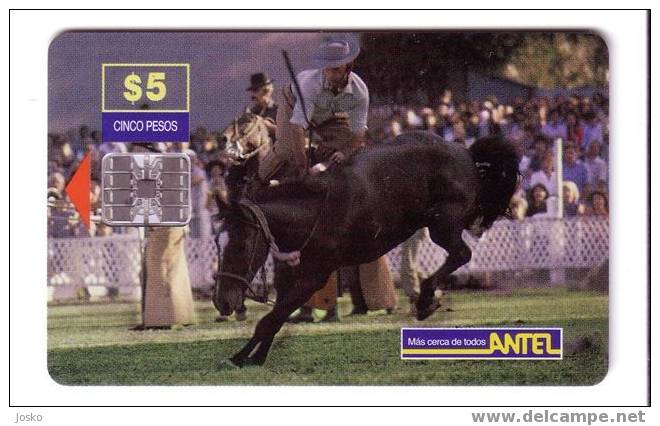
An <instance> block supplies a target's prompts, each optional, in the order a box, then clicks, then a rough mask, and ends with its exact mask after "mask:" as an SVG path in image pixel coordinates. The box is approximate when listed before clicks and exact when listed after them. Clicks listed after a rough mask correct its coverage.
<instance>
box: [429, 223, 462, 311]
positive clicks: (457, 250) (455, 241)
mask: <svg viewBox="0 0 660 426" xmlns="http://www.w3.org/2000/svg"><path fill="white" fill-rule="evenodd" d="M461 233H462V230H458V229H446V228H444V229H443V227H438V226H435V227H429V234H430V236H431V240H433V242H434V243H436V244H437V245H439V246H440V247H442V248H444V249H445V250H447V259H446V260H445V263H444V264H443V265H442V266H441V267H440V268H439V269H438V270H437V271H436V272H435V273H434V274H433V275H431V276H430V277H428V278H427V279H425V280H424V281H423V282H422V284H421V285H420V287H421V288H420V294H419V299H418V300H417V319H418V320H420V321H421V320H423V319H426V318H428V317H429V316H430V315H431V314H432V313H433V312H435V310H436V309H438V307H439V306H440V305H439V303H438V302H437V301H436V300H435V298H434V293H435V290H436V288H438V285H439V284H440V283H441V282H443V281H444V280H445V279H446V278H447V277H448V276H449V275H450V274H451V273H452V272H454V271H456V270H457V269H458V268H460V267H461V266H463V265H465V264H466V263H468V262H469V261H470V258H471V257H472V251H471V250H470V248H469V247H468V246H467V244H465V241H463V238H462V237H461Z"/></svg>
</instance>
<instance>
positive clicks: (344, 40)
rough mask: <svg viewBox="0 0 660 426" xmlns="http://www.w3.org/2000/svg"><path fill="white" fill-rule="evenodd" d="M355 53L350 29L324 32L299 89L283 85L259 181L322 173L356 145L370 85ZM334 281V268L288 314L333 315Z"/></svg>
mask: <svg viewBox="0 0 660 426" xmlns="http://www.w3.org/2000/svg"><path fill="white" fill-rule="evenodd" d="M359 54H360V45H359V42H358V40H357V39H356V38H355V37H353V36H352V35H349V34H332V35H328V36H327V37H325V38H324V40H323V42H322V43H321V45H320V46H319V48H318V51H317V52H316V54H315V55H314V56H313V62H314V64H315V65H316V68H315V69H310V70H305V71H302V72H300V73H299V74H298V75H297V76H296V80H297V82H298V84H299V87H300V92H301V93H300V94H299V93H298V92H297V90H296V89H295V87H294V86H293V85H292V84H291V85H289V86H287V87H285V88H284V90H283V91H282V94H283V97H284V102H282V104H281V106H280V108H279V109H278V113H277V140H278V143H277V144H275V145H273V148H272V150H271V151H270V152H269V153H268V154H267V155H266V156H265V158H264V159H263V160H262V161H261V163H260V166H259V177H260V178H261V179H262V180H263V181H266V182H268V181H270V180H271V179H273V178H283V177H295V176H300V175H304V174H306V173H311V174H317V173H320V172H322V171H324V170H325V169H327V167H328V166H330V165H331V164H341V163H343V162H344V161H346V159H347V158H348V157H350V156H351V155H352V154H353V153H355V152H356V151H357V149H358V148H360V146H361V145H362V144H363V142H364V136H365V132H366V130H367V113H368V110H369V90H368V89H367V85H366V84H365V83H364V82H363V81H362V79H361V78H360V77H359V76H358V75H357V74H355V73H354V72H353V62H354V60H355V59H356V58H357V57H358V55H359ZM300 97H302V99H300ZM303 104H304V105H303ZM306 130H312V134H313V136H312V138H311V139H312V140H311V143H312V146H314V150H313V152H312V153H311V154H310V155H311V158H310V159H309V165H311V168H309V169H308V158H307V154H306V140H305V131H306ZM336 286H337V277H336V275H334V274H333V278H331V280H330V281H329V282H328V284H327V285H326V287H324V288H323V289H321V290H319V291H318V292H317V293H316V294H315V295H314V296H312V299H310V302H309V303H308V304H307V305H305V306H303V307H302V308H301V310H300V312H299V314H298V316H296V317H293V318H292V320H293V321H294V322H300V321H307V322H309V321H312V320H313V318H312V308H313V307H318V308H322V309H326V310H327V314H326V316H325V318H324V321H333V320H336V319H337V312H336V294H337V287H336ZM360 310H365V311H366V307H362V306H361V307H360Z"/></svg>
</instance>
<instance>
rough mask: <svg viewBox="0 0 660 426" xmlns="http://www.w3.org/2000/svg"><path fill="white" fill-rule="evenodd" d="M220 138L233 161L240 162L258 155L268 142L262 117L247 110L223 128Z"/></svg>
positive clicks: (268, 138) (266, 130) (266, 129)
mask: <svg viewBox="0 0 660 426" xmlns="http://www.w3.org/2000/svg"><path fill="white" fill-rule="evenodd" d="M222 139H223V141H224V142H225V152H226V153H227V155H228V157H229V158H230V159H231V160H232V161H233V162H235V163H242V162H244V161H245V160H248V159H250V158H252V157H253V156H255V155H258V154H259V153H260V152H261V151H263V149H262V148H264V146H265V145H268V143H269V142H270V137H269V135H268V128H267V127H266V124H265V123H264V119H263V118H262V117H261V116H259V115H257V114H253V113H251V112H249V111H246V112H245V113H244V114H243V115H241V116H240V117H237V118H235V119H234V120H233V121H232V122H231V124H230V125H229V126H227V128H226V129H225V130H223V132H222Z"/></svg>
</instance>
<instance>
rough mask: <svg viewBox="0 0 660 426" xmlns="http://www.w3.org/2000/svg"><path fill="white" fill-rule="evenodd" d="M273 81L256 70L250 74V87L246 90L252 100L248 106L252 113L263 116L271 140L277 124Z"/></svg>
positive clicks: (273, 137)
mask: <svg viewBox="0 0 660 426" xmlns="http://www.w3.org/2000/svg"><path fill="white" fill-rule="evenodd" d="M273 81H274V80H271V79H270V78H268V75H267V74H266V73H263V72H258V73H256V74H252V75H251V76H250V87H248V88H247V89H245V90H247V91H248V92H250V98H251V99H252V101H253V102H254V104H253V105H252V106H250V107H249V108H248V111H249V112H251V113H252V114H256V115H259V116H261V117H262V118H264V121H265V124H266V128H268V135H269V136H270V138H271V140H273V141H274V139H275V130H276V129H277V126H276V124H275V120H277V104H276V103H275V101H274V100H273V90H274V86H273Z"/></svg>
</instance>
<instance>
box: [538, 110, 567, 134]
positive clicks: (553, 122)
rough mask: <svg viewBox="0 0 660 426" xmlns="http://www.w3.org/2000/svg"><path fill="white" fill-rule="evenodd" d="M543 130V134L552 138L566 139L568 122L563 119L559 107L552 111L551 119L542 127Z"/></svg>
mask: <svg viewBox="0 0 660 426" xmlns="http://www.w3.org/2000/svg"><path fill="white" fill-rule="evenodd" d="M541 132H542V133H543V136H545V137H546V138H548V139H550V140H555V139H557V138H562V139H564V140H565V139H566V135H567V129H566V124H564V122H563V120H561V118H560V116H559V110H558V109H553V110H552V111H550V121H549V122H547V123H545V124H544V125H543V126H542V127H541Z"/></svg>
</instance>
